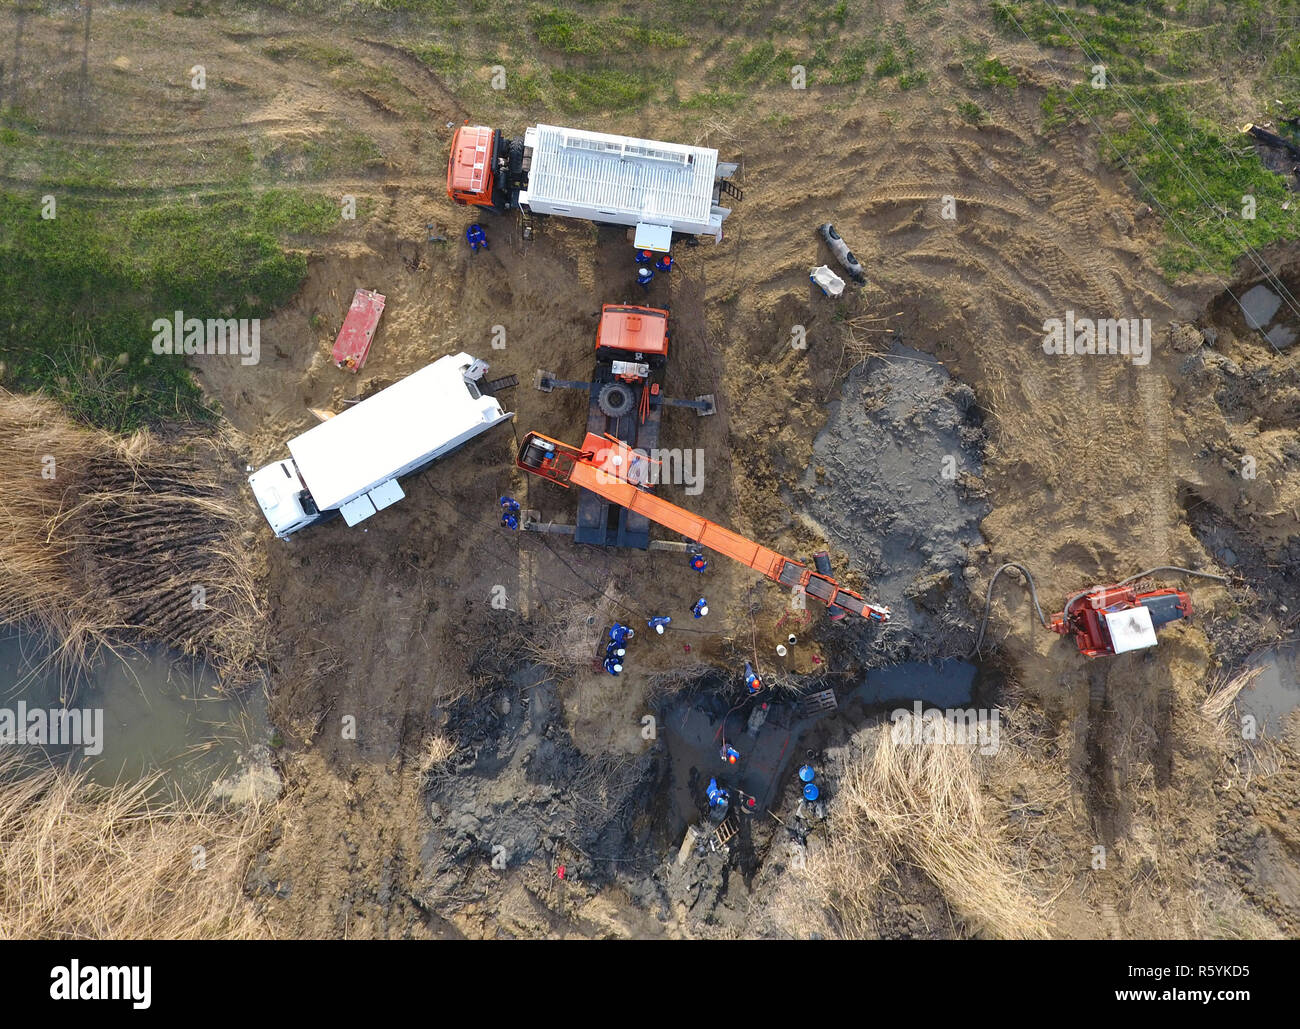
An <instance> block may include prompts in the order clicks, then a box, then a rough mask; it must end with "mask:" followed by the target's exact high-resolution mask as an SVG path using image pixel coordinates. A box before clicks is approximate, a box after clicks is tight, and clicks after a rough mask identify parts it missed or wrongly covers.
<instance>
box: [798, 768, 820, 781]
mask: <svg viewBox="0 0 1300 1029" xmlns="http://www.w3.org/2000/svg"><path fill="white" fill-rule="evenodd" d="M799 778H800V779H801V780H802V781H804V782H812V781H813V780H814V779H816V778H817V773H816V772H815V771H813V766H812V765H804V766H803V767H802V768H800V769H799Z"/></svg>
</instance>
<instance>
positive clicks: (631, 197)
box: [447, 125, 741, 252]
mask: <svg viewBox="0 0 1300 1029" xmlns="http://www.w3.org/2000/svg"><path fill="white" fill-rule="evenodd" d="M737 167H738V166H737V165H735V164H733V163H729V162H719V160H718V152H717V151H716V150H714V149H711V148H710V147H701V146H690V145H687V144H684V143H665V142H662V141H660V140H654V139H637V138H635V137H632V136H616V135H612V134H610V133H607V132H589V131H587V130H585V129H570V128H562V127H560V126H556V125H535V126H533V127H531V128H528V129H525V130H524V135H523V138H522V139H513V140H512V139H507V138H506V137H505V135H504V133H502V132H501V131H500V130H499V129H491V128H488V127H487V126H484V125H466V126H462V127H461V128H459V129H457V130H456V136H455V138H454V139H453V140H452V147H451V155H450V158H449V159H448V162H447V195H448V196H450V197H451V199H453V200H455V201H456V202H457V203H460V204H472V205H474V206H478V207H486V208H489V209H491V210H494V211H498V212H504V211H509V210H513V209H515V208H521V209H522V210H524V211H526V212H528V213H529V214H535V215H559V216H561V217H565V218H583V219H586V220H588V221H593V222H600V223H604V224H610V225H630V226H634V227H635V229H636V233H635V243H636V246H637V247H638V248H643V249H649V250H657V251H661V252H666V251H667V250H668V249H669V247H670V246H671V244H672V240H673V237H674V236H679V237H681V236H701V235H709V236H712V237H713V238H714V239H715V240H721V239H722V223H723V221H725V220H726V218H727V216H728V215H729V214H731V209H730V208H729V207H724V206H723V205H722V201H723V198H724V197H736V198H739V196H740V195H741V194H740V190H739V189H738V188H736V187H735V186H734V185H733V184H732V183H731V181H730V176H731V175H734V174H735V173H736V170H737Z"/></svg>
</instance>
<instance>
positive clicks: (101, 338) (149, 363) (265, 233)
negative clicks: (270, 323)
mask: <svg viewBox="0 0 1300 1029" xmlns="http://www.w3.org/2000/svg"><path fill="white" fill-rule="evenodd" d="M338 219H339V210H338V208H337V207H336V206H335V204H334V202H333V201H332V200H330V199H326V198H324V197H312V196H304V195H302V194H297V193H284V192H267V193H262V194H260V195H256V196H254V195H249V196H244V197H240V198H235V199H224V200H218V201H215V202H210V203H176V204H170V205H166V206H162V207H154V208H147V209H146V208H131V209H126V210H123V209H121V208H110V207H108V206H106V205H90V204H83V203H79V202H77V201H75V200H67V201H64V202H63V203H62V204H60V206H59V208H58V211H57V217H56V218H54V219H51V220H48V221H47V220H43V219H42V218H41V217H40V210H39V204H38V202H37V198H34V197H31V196H22V195H17V194H13V193H0V266H3V267H4V268H5V279H4V286H3V289H0V362H2V363H3V372H2V373H0V381H3V383H4V385H5V386H6V387H7V388H10V389H15V390H44V391H45V392H47V393H49V394H51V395H53V396H54V397H55V398H56V399H58V400H59V401H60V402H62V403H63V404H64V405H65V406H66V407H67V408H68V410H69V411H70V412H71V413H72V414H73V415H74V416H76V417H78V418H80V419H82V420H84V421H87V422H90V423H92V424H95V425H99V426H102V427H104V428H108V429H111V430H114V431H118V432H125V431H130V430H132V429H135V428H137V427H139V426H141V425H144V424H150V423H156V422H159V421H163V420H168V419H178V420H182V421H195V420H204V419H206V418H208V417H210V415H211V412H210V411H208V409H207V408H206V407H205V406H204V403H203V397H202V395H201V393H200V391H199V389H198V386H197V385H196V384H195V382H194V379H193V376H192V375H191V373H190V370H189V366H188V365H187V364H186V359H185V358H183V357H178V356H167V355H157V354H154V353H153V350H152V341H153V336H154V333H153V331H152V328H151V326H152V324H153V322H154V320H155V319H158V318H170V317H172V312H174V311H176V310H181V311H184V312H185V315H186V317H195V318H204V319H206V318H218V317H220V318H261V317H265V316H266V315H268V314H270V312H271V311H272V310H273V309H274V308H275V307H277V306H278V305H280V304H283V303H284V302H286V301H287V300H288V299H289V298H290V297H292V296H293V294H294V293H295V292H297V290H298V288H299V287H300V286H301V284H302V281H303V279H304V277H305V276H306V273H307V259H306V257H305V255H303V254H302V253H297V252H292V251H286V249H285V246H284V240H285V239H287V238H291V237H294V236H302V235H319V234H321V233H324V232H326V231H328V230H329V229H330V228H332V227H334V226H336V225H337V224H338ZM262 342H263V345H264V346H266V345H268V344H267V341H266V340H263V341H262ZM203 360H214V361H230V360H235V361H237V360H239V358H238V357H220V356H212V357H205V358H203Z"/></svg>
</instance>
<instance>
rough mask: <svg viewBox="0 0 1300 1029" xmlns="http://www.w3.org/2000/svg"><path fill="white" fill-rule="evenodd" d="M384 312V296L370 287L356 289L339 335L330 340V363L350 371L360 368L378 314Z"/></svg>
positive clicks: (363, 361)
mask: <svg viewBox="0 0 1300 1029" xmlns="http://www.w3.org/2000/svg"><path fill="white" fill-rule="evenodd" d="M383 313H384V295H383V294H382V293H376V292H375V291H374V290H373V289H359V290H357V291H356V293H355V294H354V295H353V297H352V307H351V308H349V310H348V316H347V317H346V318H344V319H343V328H342V329H340V330H339V338H338V339H336V340H335V341H334V355H333V356H334V363H335V364H336V365H338V366H339V367H340V368H346V369H347V370H348V371H350V372H359V371H361V366H362V365H364V364H365V363H366V358H367V357H369V356H370V344H371V343H372V342H374V338H375V329H376V328H377V327H378V325H379V316H380V315H382V314H383Z"/></svg>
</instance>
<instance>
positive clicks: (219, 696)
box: [0, 626, 272, 796]
mask: <svg viewBox="0 0 1300 1029" xmlns="http://www.w3.org/2000/svg"><path fill="white" fill-rule="evenodd" d="M49 656H50V648H49V645H48V643H46V642H45V641H43V640H42V638H41V637H40V636H38V635H36V634H33V633H29V632H23V631H22V630H20V629H16V628H14V627H13V626H4V627H0V739H6V737H5V736H4V735H3V732H4V727H5V723H6V716H7V717H8V719H10V720H11V721H10V724H11V725H12V724H15V723H16V722H17V720H18V718H17V716H18V714H19V712H20V711H23V710H25V712H26V713H27V714H28V717H29V718H30V717H31V712H33V711H36V710H44V711H49V710H50V709H60V708H63V707H65V705H64V704H63V702H62V701H61V699H60V696H61V694H62V693H64V692H67V691H66V690H65V687H66V686H68V685H69V684H68V683H67V682H66V681H65V680H64V679H63V677H61V676H60V675H59V673H58V670H57V669H56V668H54V667H53V664H52V662H50V661H49ZM20 704H21V705H25V707H24V708H20ZM66 707H67V708H68V709H79V710H81V711H82V712H83V715H85V713H86V712H89V714H88V715H85V717H83V718H82V719H81V722H82V724H81V726H80V732H79V734H78V735H77V736H75V737H73V739H74V740H75V741H76V742H73V743H69V742H60V743H57V744H55V743H50V744H46V745H39V746H38V745H35V744H28V745H22V746H17V747H16V749H18V750H19V751H21V752H23V756H24V757H28V758H30V757H33V756H44V757H45V758H46V759H48V760H49V761H50V762H51V763H55V764H69V765H70V766H71V767H73V768H81V769H84V770H85V771H86V773H87V774H88V775H89V777H90V778H91V779H92V780H93V781H95V782H98V783H101V784H103V785H111V784H113V783H115V782H132V781H135V780H138V779H140V778H141V777H143V776H145V775H147V774H150V773H152V772H154V771H159V772H161V773H162V776H163V778H162V782H161V784H160V787H161V788H162V789H165V790H169V791H179V792H181V793H183V794H185V795H187V796H197V795H199V794H201V793H203V792H204V791H206V789H207V788H208V787H210V786H211V785H212V784H213V783H214V782H216V781H217V780H219V779H225V778H228V777H231V776H233V775H236V774H237V773H239V772H240V771H241V770H242V767H243V765H244V764H245V763H246V762H247V759H248V755H249V753H250V751H251V750H252V749H253V748H254V747H255V746H256V745H258V744H262V745H266V744H269V743H270V740H271V734H272V730H271V727H270V725H269V723H268V721H267V699H266V690H265V689H264V688H251V689H248V690H244V691H241V692H240V693H239V694H237V695H231V694H227V693H221V692H219V691H218V690H217V678H216V675H215V674H214V673H213V672H212V671H211V670H209V669H208V668H207V667H206V666H204V665H202V664H196V663H194V662H192V661H188V660H185V659H183V658H179V657H177V656H176V655H173V654H169V653H167V652H165V651H160V650H147V651H124V652H123V653H122V655H121V656H120V657H114V656H112V655H108V656H105V657H103V658H101V659H100V660H99V661H97V662H96V664H95V666H94V668H92V669H91V670H90V672H89V673H88V674H86V675H85V676H82V677H81V678H80V679H79V680H78V681H77V682H76V683H75V691H72V697H71V699H70V700H69V702H68V703H67V705H66ZM27 724H29V725H30V724H31V723H30V722H27ZM65 730H67V732H66V734H65V735H71V732H72V727H71V726H70V725H65ZM95 737H97V738H95ZM0 749H5V750H8V749H10V746H8V745H6V744H5V743H0ZM96 751H97V752H96Z"/></svg>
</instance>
